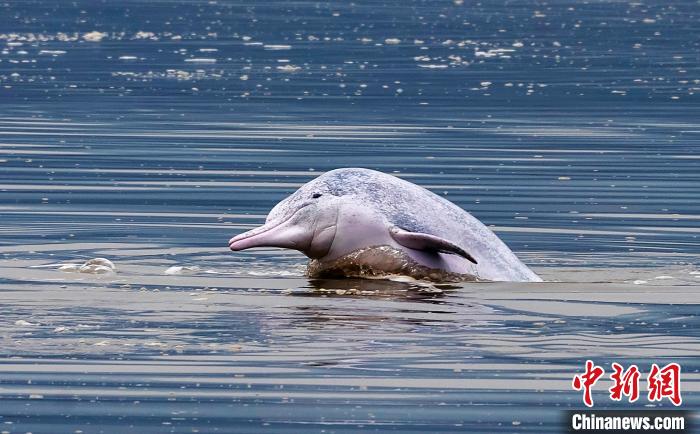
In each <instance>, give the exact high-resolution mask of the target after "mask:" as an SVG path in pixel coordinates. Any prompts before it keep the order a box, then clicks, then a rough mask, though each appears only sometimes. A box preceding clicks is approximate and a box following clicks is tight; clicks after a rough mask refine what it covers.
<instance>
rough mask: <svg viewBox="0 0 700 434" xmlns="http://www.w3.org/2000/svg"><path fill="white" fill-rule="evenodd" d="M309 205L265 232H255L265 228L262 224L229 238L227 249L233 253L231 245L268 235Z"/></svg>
mask: <svg viewBox="0 0 700 434" xmlns="http://www.w3.org/2000/svg"><path fill="white" fill-rule="evenodd" d="M309 205H311V204H310V203H308V204H306V205H303V206H302V207H300V208H299V209H298V210H296V211H294V213H293V214H292V215H290V216H289V217H287V218H286V219H284V220H282V221H281V222H279V223H277V224H275V225H274V226H271V227H269V228H267V229H265V230H263V231H260V232H256V230H257V229H260V228H263V227H265V226H266V224H263V225H262V226H258V227H257V228H254V229H251V230H249V231H246V232H243V233H242V234H238V235H236V236H235V237H233V238H231V239H230V240H229V241H228V247H229V249H231V250H233V251H234V252H235V251H237V249H234V248H233V245H234V244H235V243H237V242H239V241H243V240H247V239H249V238H252V237H257V236H260V235H263V234H266V233H268V232H270V231H272V230H274V229H277V228H278V227H280V226H282V225H283V224H285V223H287V222H288V221H289V220H291V219H292V218H293V217H294V216H295V215H297V213H298V212H299V211H301V210H302V209H304V208H306V207H307V206H309ZM242 235H244V236H242ZM240 250H245V249H240Z"/></svg>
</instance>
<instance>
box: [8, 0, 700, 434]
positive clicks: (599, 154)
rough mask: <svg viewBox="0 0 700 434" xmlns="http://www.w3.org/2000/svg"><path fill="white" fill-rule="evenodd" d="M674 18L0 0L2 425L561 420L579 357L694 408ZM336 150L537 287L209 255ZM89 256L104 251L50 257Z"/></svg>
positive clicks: (520, 427)
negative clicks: (407, 278) (429, 200)
mask: <svg viewBox="0 0 700 434" xmlns="http://www.w3.org/2000/svg"><path fill="white" fill-rule="evenodd" d="M699 23H700V16H698V8H697V4H694V3H692V2H660V1H653V2H645V3H625V2H610V3H599V2H587V3H577V2H575V3H570V2H566V3H565V2H547V3H544V2H540V3H535V2H511V3H509V4H508V5H506V6H504V5H502V4H498V3H490V2H487V3H478V4H477V3H470V2H464V4H462V2H460V1H456V2H409V3H407V2H384V3H382V4H377V3H375V2H354V3H347V2H330V3H312V2H255V3H252V4H241V3H238V2H228V1H219V2H204V1H150V2H144V1H135V0H132V1H125V2H92V1H78V2H71V3H66V2H58V1H43V0H37V1H31V2H29V1H7V0H6V1H4V2H3V3H0V215H1V216H2V217H1V218H0V233H1V236H0V290H1V291H2V297H1V301H0V304H1V305H2V312H3V316H2V319H0V324H1V326H0V431H2V432H5V431H7V432H13V433H14V432H22V433H24V432H33V433H39V432H46V433H56V432H78V431H82V432H85V433H92V432H105V433H114V432H143V433H157V432H233V431H240V432H290V433H298V432H360V431H396V432H538V433H541V432H561V431H563V429H564V428H563V426H564V425H563V424H562V422H561V417H562V412H563V410H564V409H568V408H580V407H581V405H582V404H581V397H580V393H579V392H574V391H573V390H571V387H570V383H571V378H572V376H573V375H574V374H575V373H576V372H579V371H581V370H582V367H583V362H584V361H585V360H586V359H587V358H592V359H594V360H595V361H596V362H597V363H598V364H602V365H604V366H605V367H606V369H609V363H610V362H612V361H618V362H621V363H623V364H630V363H637V364H639V366H640V369H642V371H646V370H647V369H648V368H646V367H648V366H649V365H650V364H651V363H659V364H661V363H668V362H669V361H676V362H679V363H680V364H681V365H682V367H683V398H684V407H686V408H690V409H693V408H697V406H698V402H699V401H700V399H698V396H699V395H698V391H699V390H700V376H698V374H697V372H698V369H699V368H700V366H699V365H700V363H699V362H698V358H697V355H698V354H699V353H700V334H699V333H698V326H699V325H700V324H699V322H698V317H697V313H696V312H697V305H698V304H699V303H700V295H699V289H700V287H699V282H700V268H698V255H699V254H700V242H699V240H698V233H699V229H698V227H699V225H698V222H699V221H700V205H699V203H700V179H699V178H700V170H699V169H700V167H699V163H700V159H699V157H698V145H699V144H700V123H699V122H698V119H700V116H699V115H700V106H699V105H698V102H699V100H698V95H697V94H696V93H697V92H698V91H699V90H700V75H699V72H700V68H699V65H700V59H699V58H698V55H697V53H698V49H699V48H700V47H699V44H700V43H699V42H698V39H697V38H696V37H695V35H697V34H698V31H700V24H699ZM347 166H362V167H369V168H373V169H377V170H381V171H384V172H388V173H393V174H395V175H397V176H400V177H402V178H405V179H407V180H409V181H412V182H415V183H417V184H420V185H422V186H424V187H427V188H429V189H431V190H432V191H434V192H436V193H439V194H442V195H445V197H446V198H448V199H449V200H451V201H453V202H455V203H457V204H459V205H460V206H462V207H463V208H464V209H466V210H468V211H470V212H472V213H473V214H474V215H475V216H476V217H478V218H479V219H481V220H482V221H483V222H485V223H486V224H488V225H491V226H492V227H493V229H494V230H495V231H496V233H497V234H498V235H499V236H500V237H501V238H502V239H503V240H504V241H505V242H506V243H507V244H509V245H510V246H511V247H512V248H513V250H514V251H516V252H517V253H518V255H519V256H520V257H521V258H523V260H524V261H525V262H527V263H528V264H529V265H530V266H531V267H532V268H533V269H534V270H535V271H537V272H538V273H539V274H540V275H541V276H542V277H543V278H545V280H547V281H548V282H547V283H542V284H506V283H498V284H495V283H494V284H488V283H479V284H465V285H462V286H439V285H438V286H428V285H424V284H420V283H406V282H397V281H374V280H335V281H309V280H307V279H306V278H305V277H304V267H305V265H304V264H305V259H304V258H303V257H302V256H301V255H300V254H297V253H295V252H289V251H282V250H276V249H260V250H255V251H249V252H248V251H247V252H241V253H237V254H232V253H231V252H229V251H228V249H227V245H226V242H227V240H228V239H229V238H230V237H231V236H232V235H234V234H236V233H239V232H242V231H244V230H247V229H249V228H252V227H254V226H256V225H258V224H260V223H261V222H262V221H263V219H264V217H265V215H266V213H267V211H268V210H269V209H270V208H271V207H272V206H273V205H274V204H275V203H276V202H277V201H279V200H280V199H282V198H283V197H285V196H286V195H287V194H289V193H291V192H292V191H293V190H294V189H295V188H296V187H298V186H299V185H301V184H303V183H305V182H307V181H308V180H310V179H312V178H313V177H314V176H317V175H318V174H319V173H322V172H323V171H325V170H329V169H332V168H336V167H347ZM94 257H106V258H109V259H110V260H112V261H113V262H114V263H115V265H116V269H117V272H116V273H115V274H105V275H91V274H84V273H67V272H62V271H59V270H58V268H59V267H60V266H61V265H63V264H67V263H82V262H84V261H86V260H88V259H90V258H94ZM171 267H191V269H188V268H184V269H182V268H171ZM166 270H170V271H168V273H166ZM606 387H607V386H602V385H601V386H598V387H597V388H596V391H597V393H596V395H595V399H596V408H601V407H602V408H604V407H609V406H611V405H612V402H611V401H610V400H609V398H608V397H607V396H606V395H607V394H606V393H605V388H606ZM645 404H646V405H649V404H648V402H646V401H644V400H643V399H642V400H640V401H639V402H637V403H635V404H633V405H628V407H631V408H646V407H644V406H645ZM656 405H657V407H661V408H668V407H669V406H670V404H668V402H667V401H666V402H664V403H662V404H656Z"/></svg>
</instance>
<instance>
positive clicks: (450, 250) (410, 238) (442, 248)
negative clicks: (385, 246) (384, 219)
mask: <svg viewBox="0 0 700 434" xmlns="http://www.w3.org/2000/svg"><path fill="white" fill-rule="evenodd" d="M389 233H390V234H391V237H392V238H393V239H394V241H396V242H397V243H399V244H401V245H402V246H404V247H408V248H409V249H415V250H432V251H436V252H440V253H447V254H451V255H459V256H461V257H463V258H465V259H467V260H469V261H470V262H473V263H475V264H476V263H477V262H476V259H474V257H473V256H472V255H470V254H469V253H467V252H466V251H465V250H464V249H463V248H461V247H459V246H458V245H456V244H454V243H452V242H450V241H447V240H446V239H444V238H440V237H436V236H435V235H430V234H424V233H420V232H409V231H406V230H403V229H401V228H399V227H397V226H393V227H391V228H390V229H389Z"/></svg>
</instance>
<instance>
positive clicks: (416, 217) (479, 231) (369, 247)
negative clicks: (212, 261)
mask: <svg viewBox="0 0 700 434" xmlns="http://www.w3.org/2000/svg"><path fill="white" fill-rule="evenodd" d="M229 247H230V248H231V250H233V251H239V250H245V249H250V248H252V247H282V248H288V249H295V250H298V251H300V252H302V253H303V254H305V255H306V256H308V257H309V258H310V259H311V261H310V262H309V267H308V275H309V276H311V277H335V276H347V277H384V276H387V275H396V274H398V275H405V276H410V277H413V278H415V279H421V280H429V281H438V282H440V281H442V282H444V281H482V280H486V281H508V282H541V281H542V279H541V278H540V277H539V276H537V274H535V273H534V272H533V271H532V270H530V269H529V268H528V267H527V266H526V265H525V264H523V263H522V262H521V261H520V259H518V257H517V256H515V254H514V253H513V252H512V251H511V250H510V249H509V248H508V247H507V246H506V245H505V244H504V243H503V241H501V240H500V239H499V238H498V237H497V236H496V234H494V233H493V232H492V231H491V230H490V229H489V228H487V227H486V226H485V225H484V224H483V223H481V222H480V221H479V220H477V219H476V218H475V217H473V216H472V215H471V214H469V213H468V212H466V211H464V210H463V209H462V208H460V207H459V206H457V205H455V204H454V203H452V202H450V201H448V200H446V199H445V198H443V197H440V196H438V195H436V194H435V193H432V192H430V191H429V190H426V189H425V188H423V187H420V186H418V185H415V184H412V183H410V182H408V181H405V180H403V179H400V178H397V177H395V176H392V175H388V174H385V173H382V172H377V171H375V170H370V169H363V168H342V169H336V170H331V171H329V172H326V173H324V174H322V175H320V176H319V177H317V178H315V179H313V180H312V181H310V182H308V183H306V184H304V185H303V186H301V187H300V188H299V189H298V190H297V191H296V192H294V193H293V194H292V195H291V196H289V197H287V198H286V199H284V200H282V201H281V202H280V203H278V204H277V205H276V206H275V207H274V208H273V209H272V210H271V211H270V213H269V215H268V216H267V219H266V220H265V224H264V225H262V226H260V227H257V228H255V229H252V230H250V231H248V232H245V233H242V234H239V235H236V236H235V237H233V238H231V240H230V241H229Z"/></svg>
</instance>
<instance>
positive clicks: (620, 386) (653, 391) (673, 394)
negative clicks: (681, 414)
mask: <svg viewBox="0 0 700 434" xmlns="http://www.w3.org/2000/svg"><path fill="white" fill-rule="evenodd" d="M612 368H613V371H614V372H613V373H612V374H610V379H611V380H612V381H613V385H612V386H611V387H610V388H609V389H608V392H609V393H610V399H612V400H613V401H620V400H622V397H623V396H626V397H627V401H628V402H635V401H637V399H639V393H640V392H639V379H640V377H641V376H642V374H641V372H640V371H639V368H638V367H637V365H631V366H630V367H629V368H627V369H625V368H624V367H623V366H622V365H620V364H618V363H613V364H612ZM603 375H605V369H603V368H602V367H601V366H596V365H595V363H593V361H591V360H586V366H585V371H584V373H583V374H579V375H576V376H574V379H573V382H572V384H571V385H572V387H573V388H574V390H583V403H584V404H586V406H587V407H593V397H592V395H591V388H592V387H593V386H594V385H595V384H596V383H597V382H598V380H600V379H601V377H603ZM646 380H647V381H646V386H647V399H648V400H649V401H650V402H654V401H661V400H663V399H664V398H668V400H669V401H671V403H672V404H673V405H675V406H679V405H681V403H682V402H683V398H681V366H680V365H679V364H678V363H669V364H668V365H666V366H664V367H662V368H660V367H659V366H658V365H657V364H656V363H654V364H652V365H651V370H650V372H649V375H647V377H646Z"/></svg>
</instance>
